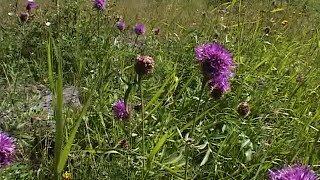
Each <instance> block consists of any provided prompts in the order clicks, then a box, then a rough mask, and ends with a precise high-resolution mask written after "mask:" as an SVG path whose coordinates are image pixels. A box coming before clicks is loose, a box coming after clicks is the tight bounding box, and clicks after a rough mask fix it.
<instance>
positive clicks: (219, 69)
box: [195, 43, 235, 98]
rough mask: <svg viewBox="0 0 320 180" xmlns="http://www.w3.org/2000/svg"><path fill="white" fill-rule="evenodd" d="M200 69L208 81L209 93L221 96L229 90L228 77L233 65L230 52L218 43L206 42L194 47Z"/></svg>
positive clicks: (216, 96)
mask: <svg viewBox="0 0 320 180" xmlns="http://www.w3.org/2000/svg"><path fill="white" fill-rule="evenodd" d="M195 51H196V57H197V61H198V63H199V64H200V65H201V71H202V74H203V76H204V78H205V81H207V82H208V85H209V89H210V91H211V94H212V96H213V97H215V98H219V97H221V96H222V95H223V94H224V93H225V92H226V91H228V90H230V88H231V87H230V84H229V79H230V77H231V76H232V75H233V72H232V69H233V68H234V67H235V65H234V61H233V60H232V56H231V53H230V52H229V51H228V50H227V49H225V48H224V47H223V46H222V45H220V44H218V43H208V44H204V45H200V46H198V47H196V48H195Z"/></svg>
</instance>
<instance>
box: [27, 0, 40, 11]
mask: <svg viewBox="0 0 320 180" xmlns="http://www.w3.org/2000/svg"><path fill="white" fill-rule="evenodd" d="M37 6H38V4H37V3H36V2H34V1H33V0H29V1H28V3H27V8H26V9H27V10H28V11H31V10H32V9H34V8H36V7H37Z"/></svg>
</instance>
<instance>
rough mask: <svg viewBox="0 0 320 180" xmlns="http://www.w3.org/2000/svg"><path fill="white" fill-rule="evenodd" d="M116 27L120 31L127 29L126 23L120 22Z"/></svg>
mask: <svg viewBox="0 0 320 180" xmlns="http://www.w3.org/2000/svg"><path fill="white" fill-rule="evenodd" d="M116 25H117V27H118V29H119V30H120V31H122V30H124V29H125V28H126V24H125V23H124V21H119V22H117V24H116Z"/></svg>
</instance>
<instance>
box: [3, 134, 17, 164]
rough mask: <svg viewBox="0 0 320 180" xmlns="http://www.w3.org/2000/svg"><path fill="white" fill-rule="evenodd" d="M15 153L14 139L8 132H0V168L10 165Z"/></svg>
mask: <svg viewBox="0 0 320 180" xmlns="http://www.w3.org/2000/svg"><path fill="white" fill-rule="evenodd" d="M14 154H15V145H14V139H13V138H11V137H9V136H8V135H7V134H6V133H0V168H3V167H6V166H9V165H10V164H11V163H12V162H13V157H14Z"/></svg>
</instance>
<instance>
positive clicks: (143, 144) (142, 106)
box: [139, 76, 145, 178]
mask: <svg viewBox="0 0 320 180" xmlns="http://www.w3.org/2000/svg"><path fill="white" fill-rule="evenodd" d="M139 88H140V98H141V119H142V154H143V156H145V137H144V104H143V88H142V76H139ZM144 169H145V160H144V159H143V161H142V177H143V178H144Z"/></svg>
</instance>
